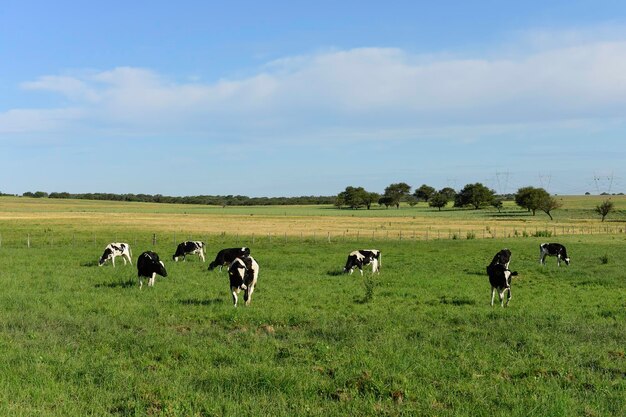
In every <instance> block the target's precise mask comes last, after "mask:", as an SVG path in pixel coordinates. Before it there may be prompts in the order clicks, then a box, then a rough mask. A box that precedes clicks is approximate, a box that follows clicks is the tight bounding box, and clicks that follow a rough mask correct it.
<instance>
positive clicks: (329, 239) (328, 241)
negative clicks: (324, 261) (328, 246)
mask: <svg viewBox="0 0 626 417" xmlns="http://www.w3.org/2000/svg"><path fill="white" fill-rule="evenodd" d="M327 237H328V243H330V232H328V235H327Z"/></svg>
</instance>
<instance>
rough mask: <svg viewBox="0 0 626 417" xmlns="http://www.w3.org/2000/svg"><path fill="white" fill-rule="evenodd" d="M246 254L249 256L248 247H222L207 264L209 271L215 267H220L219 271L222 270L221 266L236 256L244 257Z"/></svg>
mask: <svg viewBox="0 0 626 417" xmlns="http://www.w3.org/2000/svg"><path fill="white" fill-rule="evenodd" d="M246 256H250V248H246V247H243V248H227V249H222V250H221V251H219V252H218V253H217V255H215V260H214V261H213V262H211V263H210V264H209V271H212V270H214V269H215V268H216V267H218V266H219V267H220V272H221V271H222V266H225V265H230V264H231V263H232V262H233V261H234V260H235V259H237V258H244V257H246Z"/></svg>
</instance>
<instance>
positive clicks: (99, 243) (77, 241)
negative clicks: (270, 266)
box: [0, 225, 626, 249]
mask: <svg viewBox="0 0 626 417" xmlns="http://www.w3.org/2000/svg"><path fill="white" fill-rule="evenodd" d="M625 233H626V225H617V226H616V225H597V226H546V227H540V226H536V227H532V228H528V227H525V228H519V227H489V226H488V227H484V228H481V229H469V228H437V229H435V228H426V229H420V230H417V229H413V230H409V231H402V230H382V231H381V230H373V231H354V232H348V231H344V232H310V233H304V232H301V233H299V234H293V233H287V232H283V233H271V232H270V233H264V234H255V233H252V234H239V233H229V232H221V233H204V234H190V233H185V232H175V233H146V232H136V233H117V234H107V233H99V232H94V233H92V234H85V233H79V234H77V233H67V232H65V233H64V232H52V231H44V232H23V233H19V232H17V233H16V232H4V233H2V232H0V249H6V248H42V247H59V248H62V247H89V246H91V247H94V248H99V247H104V246H106V245H107V244H109V243H111V242H126V243H129V244H131V245H134V247H146V248H149V247H155V246H166V245H172V246H173V247H175V246H176V245H178V244H179V243H180V242H183V241H185V240H201V241H204V242H207V243H208V242H210V243H223V244H226V243H228V244H233V245H236V246H237V245H240V244H241V245H254V244H261V243H263V244H272V243H287V242H309V243H320V244H322V243H333V242H343V241H346V242H347V241H351V242H353V241H357V242H358V241H362V242H368V241H380V240H389V241H391V240H393V241H402V240H404V241H428V240H446V239H447V240H472V239H498V238H525V237H546V238H548V237H557V236H575V235H619V234H625Z"/></svg>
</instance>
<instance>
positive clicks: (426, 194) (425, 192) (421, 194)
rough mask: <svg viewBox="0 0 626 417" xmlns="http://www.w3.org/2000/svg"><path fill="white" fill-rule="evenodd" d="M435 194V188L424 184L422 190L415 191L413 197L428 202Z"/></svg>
mask: <svg viewBox="0 0 626 417" xmlns="http://www.w3.org/2000/svg"><path fill="white" fill-rule="evenodd" d="M435 192H436V190H435V189H434V188H433V187H431V186H429V185H426V184H422V185H421V186H420V188H418V189H417V190H415V192H414V193H413V195H414V196H415V198H417V199H418V200H423V201H428V200H430V198H431V197H432V196H433V194H435Z"/></svg>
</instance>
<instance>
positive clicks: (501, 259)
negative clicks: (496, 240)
mask: <svg viewBox="0 0 626 417" xmlns="http://www.w3.org/2000/svg"><path fill="white" fill-rule="evenodd" d="M509 263H511V251H510V250H509V249H506V248H505V249H502V250H500V251H499V252H498V253H496V255H495V256H494V257H493V260H492V261H491V263H490V264H489V266H492V265H498V264H500V265H504V267H505V268H507V269H508V267H509Z"/></svg>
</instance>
